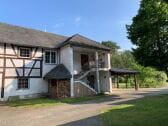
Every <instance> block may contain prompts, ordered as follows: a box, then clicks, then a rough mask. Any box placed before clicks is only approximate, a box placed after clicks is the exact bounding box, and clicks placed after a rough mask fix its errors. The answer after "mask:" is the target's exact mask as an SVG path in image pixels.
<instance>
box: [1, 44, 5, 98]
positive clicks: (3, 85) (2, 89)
mask: <svg viewBox="0 0 168 126" xmlns="http://www.w3.org/2000/svg"><path fill="white" fill-rule="evenodd" d="M5 54H6V43H4V55H5ZM5 67H6V57H5V56H4V57H3V74H2V88H1V98H3V97H4V87H5V71H6V69H5Z"/></svg>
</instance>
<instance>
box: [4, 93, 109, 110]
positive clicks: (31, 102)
mask: <svg viewBox="0 0 168 126" xmlns="http://www.w3.org/2000/svg"><path fill="white" fill-rule="evenodd" d="M104 97H107V96H105V95H96V96H87V97H79V98H66V99H57V100H56V99H49V98H34V99H26V100H16V101H8V102H6V103H5V104H6V105H8V106H11V107H48V106H56V105H62V104H72V103H79V102H83V101H89V100H97V99H101V98H104Z"/></svg>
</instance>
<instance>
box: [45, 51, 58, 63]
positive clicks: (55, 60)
mask: <svg viewBox="0 0 168 126" xmlns="http://www.w3.org/2000/svg"><path fill="white" fill-rule="evenodd" d="M46 52H50V59H49V63H46ZM51 52H54V53H55V63H51ZM44 62H45V64H51V65H52V64H53V65H54V64H57V62H58V61H57V51H54V50H45V53H44Z"/></svg>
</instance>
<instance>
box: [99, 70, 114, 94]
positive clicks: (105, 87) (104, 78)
mask: <svg viewBox="0 0 168 126" xmlns="http://www.w3.org/2000/svg"><path fill="white" fill-rule="evenodd" d="M99 77H100V90H101V92H108V93H111V92H112V84H111V78H110V76H109V71H100V72H99Z"/></svg>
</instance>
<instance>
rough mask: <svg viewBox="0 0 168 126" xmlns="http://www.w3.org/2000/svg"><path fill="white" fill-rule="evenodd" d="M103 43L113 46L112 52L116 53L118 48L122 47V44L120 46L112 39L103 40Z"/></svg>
mask: <svg viewBox="0 0 168 126" xmlns="http://www.w3.org/2000/svg"><path fill="white" fill-rule="evenodd" d="M102 44H103V45H105V46H107V47H109V48H111V51H112V53H116V52H117V51H118V49H120V46H118V45H117V43H115V42H112V41H102Z"/></svg>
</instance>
